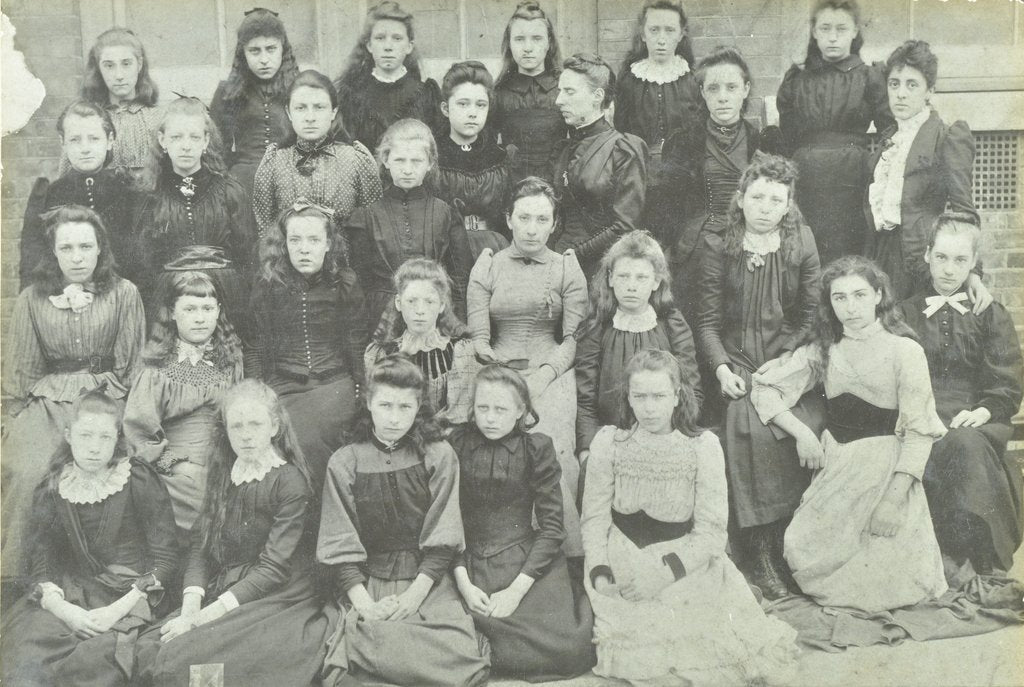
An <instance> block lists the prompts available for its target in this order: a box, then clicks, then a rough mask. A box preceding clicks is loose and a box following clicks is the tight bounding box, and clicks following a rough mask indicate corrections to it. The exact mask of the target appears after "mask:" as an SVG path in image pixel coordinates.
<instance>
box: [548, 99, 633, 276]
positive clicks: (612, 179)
mask: <svg viewBox="0 0 1024 687" xmlns="http://www.w3.org/2000/svg"><path fill="white" fill-rule="evenodd" d="M646 183H647V145H646V144H645V143H644V142H643V140H641V139H640V138H639V137H637V136H634V135H632V134H624V133H620V132H618V131H616V130H615V129H614V128H613V127H612V125H611V124H609V123H608V121H607V120H606V119H605V118H604V117H601V118H600V119H598V120H597V121H596V122H593V123H592V124H588V125H587V126H584V127H581V128H579V129H576V130H575V131H573V133H572V138H571V139H570V140H569V141H568V142H567V143H565V144H564V147H563V148H562V151H561V153H560V155H559V156H558V161H557V163H556V166H555V190H556V191H557V192H558V193H559V194H560V196H561V198H562V208H561V212H562V223H561V227H559V228H558V229H557V230H556V231H555V233H554V234H552V236H551V239H550V240H549V241H548V245H549V247H550V248H551V249H552V250H554V251H555V252H556V253H564V252H565V251H566V250H568V249H570V248H571V249H572V250H574V251H575V252H576V259H577V260H579V263H580V267H582V268H583V272H584V273H585V274H586V275H587V278H588V279H589V278H590V277H591V276H593V274H594V272H595V271H596V270H597V266H598V264H599V263H600V262H601V258H602V257H603V256H604V253H605V251H607V250H608V248H610V247H611V245H612V244H613V243H615V241H616V240H617V239H618V238H619V237H620V236H622V235H624V234H628V233H629V232H631V231H633V230H634V229H639V228H640V218H641V215H642V213H643V209H644V198H645V195H644V193H645V188H646Z"/></svg>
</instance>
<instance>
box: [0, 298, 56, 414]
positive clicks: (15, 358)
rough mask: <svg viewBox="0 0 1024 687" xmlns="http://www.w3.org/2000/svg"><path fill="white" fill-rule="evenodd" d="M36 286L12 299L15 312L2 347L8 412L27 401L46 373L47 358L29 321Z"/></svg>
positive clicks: (18, 407) (14, 411)
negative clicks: (5, 343)
mask: <svg viewBox="0 0 1024 687" xmlns="http://www.w3.org/2000/svg"><path fill="white" fill-rule="evenodd" d="M38 289H39V287H37V286H30V287H29V288H27V289H25V290H24V291H22V292H21V293H19V294H18V298H17V300H15V301H14V313H13V315H12V316H11V324H10V328H9V329H8V331H7V346H6V350H5V351H4V374H3V390H4V396H7V397H8V398H10V399H11V400H12V402H13V406H14V407H12V408H11V412H10V413H9V414H10V415H11V416H14V415H17V414H18V412H20V411H21V408H22V407H24V405H25V404H26V403H28V400H29V396H28V392H29V390H31V389H32V386H33V385H35V383H36V382H38V381H39V380H40V379H42V378H43V377H44V376H45V375H46V358H45V357H44V356H43V349H42V347H41V346H40V344H39V339H38V338H37V337H36V330H35V326H34V325H33V323H32V306H31V301H32V299H33V298H34V297H35V294H36V291H37V290H38Z"/></svg>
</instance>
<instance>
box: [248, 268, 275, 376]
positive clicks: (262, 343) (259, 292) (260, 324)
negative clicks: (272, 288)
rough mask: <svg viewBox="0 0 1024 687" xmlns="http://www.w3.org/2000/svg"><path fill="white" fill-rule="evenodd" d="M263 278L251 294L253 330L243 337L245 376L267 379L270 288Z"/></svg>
mask: <svg viewBox="0 0 1024 687" xmlns="http://www.w3.org/2000/svg"><path fill="white" fill-rule="evenodd" d="M264 283H265V282H263V281H262V280H261V279H259V278H257V279H256V281H255V283H254V284H253V287H252V290H251V291H250V295H249V324H250V326H251V327H252V331H251V332H249V334H248V336H244V337H242V345H243V347H244V348H243V350H244V359H245V376H246V377H247V378H248V377H254V378H256V379H266V377H267V375H268V374H269V372H270V370H269V369H268V367H267V363H268V350H267V337H268V336H269V335H270V318H269V313H268V312H267V299H268V297H269V293H268V290H267V289H266V288H264V286H263V284H264Z"/></svg>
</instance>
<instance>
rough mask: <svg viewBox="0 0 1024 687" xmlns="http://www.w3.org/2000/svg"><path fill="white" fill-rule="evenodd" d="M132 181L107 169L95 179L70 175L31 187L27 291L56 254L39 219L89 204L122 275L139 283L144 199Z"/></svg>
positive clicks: (25, 239) (25, 245) (22, 270)
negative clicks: (138, 224)
mask: <svg viewBox="0 0 1024 687" xmlns="http://www.w3.org/2000/svg"><path fill="white" fill-rule="evenodd" d="M132 183H133V182H132V179H131V177H129V176H128V175H127V174H126V173H124V172H123V171H118V170H115V169H114V168H112V167H106V168H104V169H101V170H99V171H97V172H96V173H94V174H83V173H82V172H78V171H75V170H73V169H72V170H69V171H68V172H66V173H65V174H64V175H63V176H61V177H60V178H59V179H57V180H56V181H54V182H53V183H52V184H50V183H48V182H47V181H46V179H45V178H43V177H40V178H39V179H37V180H36V183H35V185H34V186H33V187H32V193H31V195H30V196H29V199H28V204H27V207H26V209H25V223H24V225H23V226H22V229H21V262H20V264H19V274H20V277H21V288H23V289H24V288H25V287H26V286H28V285H29V284H30V283H31V281H32V279H31V274H32V271H33V270H34V269H35V268H36V266H37V265H38V264H39V261H40V260H42V259H43V257H44V256H48V255H50V254H51V253H52V249H53V247H52V246H49V245H47V243H46V233H45V227H44V226H43V222H42V220H41V219H40V217H39V216H40V215H41V214H43V213H45V212H48V211H50V210H52V209H53V208H56V207H59V206H61V205H84V206H85V207H87V208H91V209H93V210H95V211H96V213H97V214H98V215H99V216H100V218H101V219H102V220H103V227H104V228H105V229H106V230H107V236H108V238H109V239H110V251H111V253H113V254H114V259H115V260H116V261H117V273H118V274H120V275H121V276H122V277H124V278H125V279H128V280H129V281H132V282H136V281H137V280H138V278H139V273H140V270H141V266H140V265H139V256H138V255H137V254H136V251H137V249H138V241H136V240H135V236H134V231H135V213H136V212H138V210H139V202H140V200H141V194H139V193H138V192H137V191H135V190H134V189H133V187H132Z"/></svg>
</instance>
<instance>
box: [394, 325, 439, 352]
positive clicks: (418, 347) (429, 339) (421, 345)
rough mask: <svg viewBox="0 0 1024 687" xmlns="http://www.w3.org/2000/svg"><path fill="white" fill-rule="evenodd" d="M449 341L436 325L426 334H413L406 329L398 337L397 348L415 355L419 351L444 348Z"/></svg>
mask: <svg viewBox="0 0 1024 687" xmlns="http://www.w3.org/2000/svg"><path fill="white" fill-rule="evenodd" d="M450 341H451V339H449V338H448V337H447V336H443V335H442V334H441V332H440V331H438V329H437V327H434V328H433V329H431V330H430V331H429V332H427V333H426V334H413V333H412V332H410V331H409V330H408V329H406V330H405V333H404V334H402V336H400V337H399V338H398V350H399V351H400V352H401V353H404V354H405V355H415V354H416V353H420V352H429V351H433V350H434V349H438V348H442V349H443V348H445V347H447V346H448V343H449V342H450Z"/></svg>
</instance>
